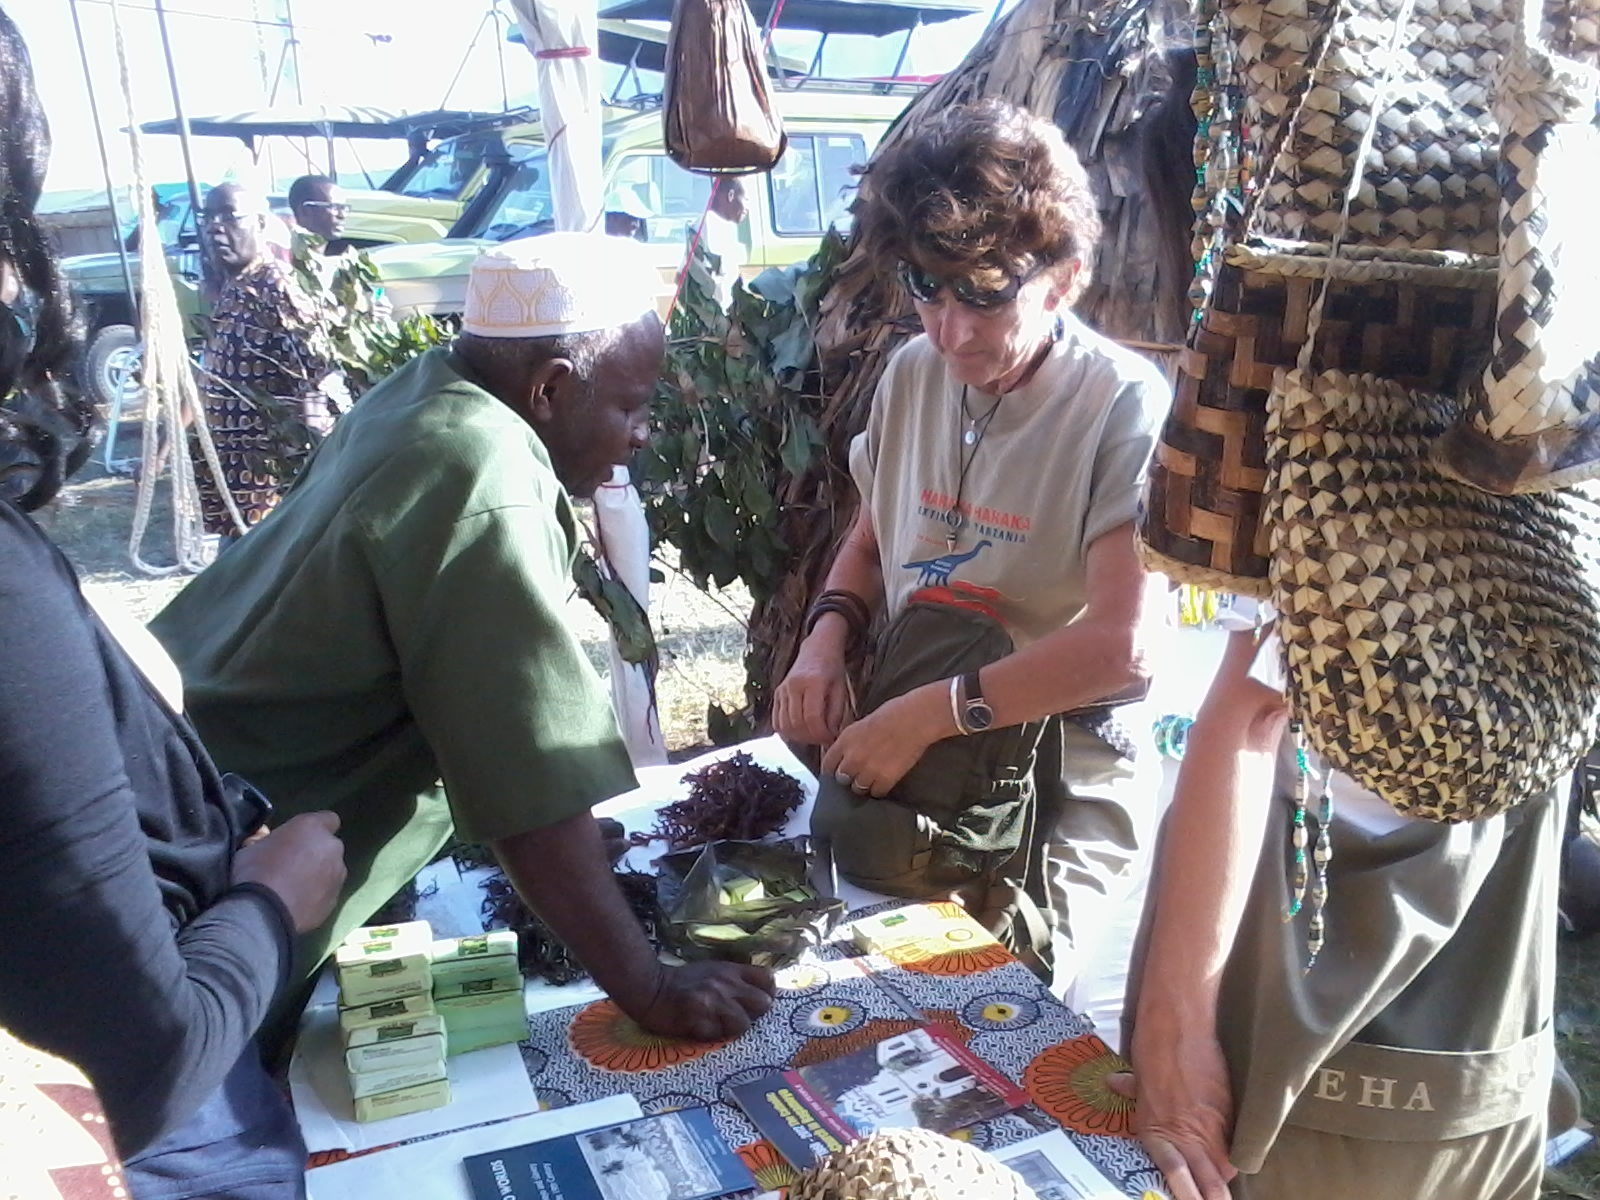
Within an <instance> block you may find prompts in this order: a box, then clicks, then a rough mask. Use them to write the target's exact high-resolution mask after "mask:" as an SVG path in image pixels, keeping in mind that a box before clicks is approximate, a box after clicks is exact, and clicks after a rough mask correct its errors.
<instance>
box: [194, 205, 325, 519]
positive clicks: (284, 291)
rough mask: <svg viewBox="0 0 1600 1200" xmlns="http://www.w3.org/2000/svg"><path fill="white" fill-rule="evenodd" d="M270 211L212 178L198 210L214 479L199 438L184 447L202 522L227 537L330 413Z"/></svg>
mask: <svg viewBox="0 0 1600 1200" xmlns="http://www.w3.org/2000/svg"><path fill="white" fill-rule="evenodd" d="M268 220H269V216H268V213H267V207H266V204H265V202H264V201H263V200H262V199H261V197H259V196H258V195H256V194H255V193H253V192H251V191H250V190H249V189H248V188H247V187H245V186H243V185H241V184H236V183H225V184H222V185H221V186H219V187H215V188H212V189H211V191H210V193H209V194H208V195H207V196H206V199H205V204H204V206H203V208H202V210H201V217H200V229H201V234H202V237H203V240H204V242H205V248H206V252H207V253H208V254H209V255H210V257H211V261H212V263H213V265H214V266H215V267H216V268H217V270H218V271H219V272H220V273H221V275H222V279H223V283H222V292H221V295H220V296H219V297H218V299H217V302H216V305H215V307H214V308H213V309H212V312H211V334H210V336H209V337H208V338H207V339H206V346H205V352H204V355H203V357H202V360H201V385H202V393H203V397H204V407H205V420H206V424H207V426H208V427H209V428H210V431H211V438H212V441H213V442H214V443H215V444H216V448H217V457H218V459H219V461H220V465H221V467H222V480H221V481H220V484H221V486H219V481H217V480H215V479H213V477H212V474H211V470H210V468H209V466H208V465H207V464H206V462H205V459H204V457H203V455H202V454H201V453H200V450H199V447H198V445H197V444H192V445H191V451H192V453H193V454H194V458H195V474H196V480H197V483H198V484H199V490H200V504H201V514H202V517H203V520H204V523H205V529H206V532H207V533H208V534H216V535H218V536H219V537H221V538H223V539H224V540H225V541H231V540H233V539H235V538H237V537H239V536H240V535H241V534H242V533H243V532H244V530H245V529H248V528H250V527H251V526H253V525H255V524H256V523H257V522H258V521H260V520H261V519H262V518H263V517H265V516H266V515H267V513H268V512H270V511H271V510H272V507H273V505H275V504H276V503H277V502H278V497H279V496H280V495H281V494H282V492H283V489H284V488H285V487H286V486H287V485H288V484H289V482H290V481H291V480H292V479H293V478H294V476H295V474H296V473H297V472H298V471H299V468H300V466H301V465H302V464H303V462H304V461H305V459H306V458H307V457H308V456H309V454H310V451H311V448H312V447H313V446H315V444H316V443H317V442H318V441H320V440H321V438H322V435H323V434H325V433H327V432H328V430H329V429H331V428H332V426H333V420H334V417H335V416H336V415H337V414H336V412H335V410H334V408H333V407H332V406H331V405H330V403H329V399H328V396H327V394H326V392H325V390H324V387H323V385H324V383H325V382H326V380H327V379H328V377H329V376H330V375H331V374H332V371H333V364H332V362H331V361H330V360H329V359H328V358H327V357H326V355H325V353H324V352H323V351H321V350H320V349H319V348H318V343H319V341H320V340H321V339H319V338H318V336H317V334H318V323H319V319H320V318H319V313H318V309H317V304H318V301H317V299H316V298H315V297H313V296H309V295H307V294H306V293H305V292H304V291H303V290H302V289H301V288H300V287H299V286H297V285H296V284H295V282H294V281H293V280H292V279H291V278H290V276H289V273H288V272H287V271H286V270H285V269H284V267H283V266H282V264H280V263H279V262H278V260H277V259H276V258H275V257H274V256H273V254H272V252H271V247H270V245H269V243H268V240H267V237H266V231H267V223H268ZM223 487H225V488H226V489H227V492H228V494H229V495H231V496H232V498H233V503H234V506H235V507H236V508H237V510H238V514H239V519H240V521H242V522H243V528H240V525H239V524H238V523H237V522H236V521H235V520H234V517H233V514H232V513H230V512H229V511H228V506H227V504H226V502H225V500H224V498H223V491H222V488H223Z"/></svg>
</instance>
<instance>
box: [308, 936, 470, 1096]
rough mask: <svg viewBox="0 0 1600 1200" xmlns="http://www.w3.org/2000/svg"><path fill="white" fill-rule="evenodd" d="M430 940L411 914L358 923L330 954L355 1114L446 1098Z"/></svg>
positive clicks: (443, 1039)
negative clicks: (396, 920) (385, 922)
mask: <svg viewBox="0 0 1600 1200" xmlns="http://www.w3.org/2000/svg"><path fill="white" fill-rule="evenodd" d="M432 947H433V932H432V930H430V929H429V928H428V923H427V922H426V921H410V922H407V923H405V924H401V925H389V926H375V927H371V928H366V929H358V930H356V931H355V932H354V933H352V934H351V935H350V936H349V937H348V938H346V939H345V942H344V944H343V945H342V946H340V947H339V949H338V950H337V951H336V952H335V954H334V964H335V970H336V972H337V974H338V977H339V1004H340V1012H339V1030H340V1033H341V1035H342V1037H343V1040H344V1057H345V1067H346V1068H347V1069H348V1070H349V1072H350V1092H351V1095H352V1096H353V1097H354V1098H355V1110H356V1120H358V1121H378V1120H382V1119H384V1118H386V1117H398V1116H404V1115H406V1114H408V1113H416V1112H423V1111H425V1110H427V1109H430V1108H440V1107H443V1106H444V1105H446V1104H449V1103H450V1084H449V1081H448V1080H447V1078H446V1073H445V1055H446V1052H447V1050H448V1048H449V1041H448V1035H447V1032H446V1025H445V1022H444V1019H443V1017H441V1016H440V1015H439V1014H438V1013H436V1012H435V1011H434V1007H433V997H432V986H433V963H432V954H431V951H432Z"/></svg>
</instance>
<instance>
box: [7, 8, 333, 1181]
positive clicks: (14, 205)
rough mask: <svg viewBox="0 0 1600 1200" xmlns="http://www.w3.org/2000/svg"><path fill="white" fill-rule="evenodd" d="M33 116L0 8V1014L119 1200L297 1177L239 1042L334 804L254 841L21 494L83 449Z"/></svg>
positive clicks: (240, 788)
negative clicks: (48, 1069)
mask: <svg viewBox="0 0 1600 1200" xmlns="http://www.w3.org/2000/svg"><path fill="white" fill-rule="evenodd" d="M48 146H49V135H48V128H47V126H46V124H45V121H44V118H43V115H42V113H41V112H40V110H39V107H38V101H37V98H36V96H35V93H34V89H33V80H32V74H31V69H30V66H29V62H28V56H27V51H26V48H25V47H24V45H23V43H22V40H21V37H20V35H19V34H18V32H17V30H16V28H15V26H14V25H13V24H12V23H11V22H10V20H9V19H8V18H7V17H6V15H5V14H4V12H3V11H0V196H3V197H4V198H5V200H6V204H5V206H4V209H3V210H0V1026H3V1027H4V1028H5V1029H7V1030H8V1031H10V1032H11V1033H13V1034H14V1035H15V1036H17V1037H18V1038H20V1039H22V1040H23V1041H26V1042H29V1043H31V1044H33V1045H35V1046H38V1047H39V1048H40V1049H42V1050H45V1051H47V1052H49V1053H51V1054H55V1055H58V1056H60V1057H61V1058H64V1059H67V1060H68V1061H70V1062H72V1063H74V1064H75V1065H76V1066H78V1067H79V1068H80V1069H82V1071H83V1072H84V1073H85V1074H86V1075H87V1076H88V1078H89V1080H90V1081H91V1082H92V1083H93V1084H94V1086H95V1089H96V1091H97V1092H98V1093H99V1096H100V1099H101V1102H102V1104H103V1106H104V1109H105V1112H106V1116H107V1121H108V1123H109V1125H110V1127H111V1133H112V1135H113V1139H114V1141H115V1144H116V1148H117V1150H118V1152H119V1153H120V1154H121V1155H122V1157H123V1160H124V1166H125V1168H126V1170H125V1176H126V1181H127V1186H128V1190H129V1191H130V1192H131V1193H132V1194H133V1195H134V1196H135V1197H136V1198H137V1200H178V1198H180V1197H189V1196H201V1195H204V1196H210V1197H218V1196H228V1197H236V1198H238V1200H246V1198H248V1200H268V1198H269V1197H270V1198H273V1200H276V1198H277V1197H290V1196H299V1195H302V1194H303V1193H304V1153H305V1152H304V1146H303V1144H302V1143H301V1142H300V1139H299V1135H298V1131H297V1129H296V1127H295V1123H294V1119H293V1116H292V1114H291V1113H290V1112H289V1111H288V1108H287V1104H286V1103H285V1101H284V1100H283V1098H282V1096H281V1094H279V1093H278V1092H277V1091H276V1089H275V1088H274V1087H273V1085H272V1082H271V1080H270V1079H269V1078H268V1077H267V1076H266V1074H265V1072H264V1071H263V1069H262V1067H261V1064H260V1061H259V1059H258V1058H257V1056H256V1053H255V1050H254V1047H253V1045H252V1038H253V1037H254V1035H255V1032H256V1028H257V1026H258V1025H259V1024H260V1021H261V1019H262V1017H263V1015H264V1014H265V1012H266V1011H267V1007H268V1005H269V1004H270V1003H271V1002H272V999H273V997H274V995H275V994H276V992H277V991H278V989H279V987H280V986H281V985H282V983H283V981H284V980H285V979H286V978H287V976H288V974H289V971H290V967H291V960H292V956H293V947H294V938H295V934H296V933H297V932H299V931H303V930H305V929H308V928H312V927H314V926H316V925H317V924H319V923H320V922H321V921H322V920H323V918H324V917H325V916H326V915H327V913H328V911H329V910H330V908H331V906H332V903H333V900H334V897H335V896H336V895H337V893H338V888H339V885H340V884H341V882H342V881H343V877H344V867H343V851H342V848H341V846H340V843H339V841H338V839H337V837H336V836H335V830H336V828H337V819H336V818H334V817H333V816H332V815H331V814H326V813H310V814H306V815H305V816H304V817H301V818H299V819H298V820H296V821H293V822H289V823H286V824H285V825H283V826H282V827H280V828H279V829H278V830H277V831H275V832H274V833H272V834H271V835H270V836H260V835H258V831H259V830H260V827H261V824H262V819H263V817H264V816H265V814H266V811H267V806H266V805H265V803H264V802H263V801H262V800H261V799H260V798H259V796H257V794H256V793H254V791H253V790H252V789H250V788H249V787H248V786H247V785H245V784H244V783H243V782H242V781H239V780H237V779H233V778H231V777H224V776H222V775H220V774H219V773H218V771H217V769H216V768H215V766H214V765H213V764H212V762H211V760H210V758H209V757H208V756H207V754H206V752H205V749H204V748H203V747H202V746H201V745H200V743H199V741H198V739H197V738H196V736H195V734H194V731H193V730H192V729H191V728H190V726H189V724H188V723H187V722H186V721H185V720H184V719H183V718H182V717H180V716H178V715H177V714H175V713H173V712H172V711H171V710H170V709H168V708H167V706H166V705H165V703H164V702H163V701H162V700H161V699H160V698H159V696H158V695H157V694H156V692H155V691H154V689H153V688H152V687H151V686H150V684H149V682H148V681H147V680H146V679H145V678H144V676H143V675H141V674H140V672H139V670H138V668H137V667H135V666H134V664H133V663H132V661H131V660H130V659H129V658H128V656H127V655H126V654H125V653H124V652H123V651H122V649H121V648H120V647H119V646H118V645H117V644H116V642H115V640H114V639H113V638H112V637H111V636H110V634H109V633H108V632H107V631H106V630H105V628H104V627H103V626H102V625H101V624H100V622H99V620H98V619H97V618H96V617H95V616H94V615H93V612H92V611H91V610H90V608H89V607H88V605H87V603H86V602H85V601H84V599H83V596H82V595H81V593H80V592H79V590H78V585H77V580H76V578H75V577H74V576H73V573H72V570H71V568H70V567H69V566H68V565H67V563H66V560H65V559H64V558H63V557H62V556H61V554H60V553H59V552H58V551H57V550H56V549H55V548H54V547H53V546H51V545H50V543H49V542H48V540H47V539H46V538H45V537H44V535H43V534H42V533H41V532H40V530H39V529H38V527H37V526H35V525H34V523H33V522H32V520H31V519H30V518H29V517H28V516H27V515H26V511H27V510H30V509H34V508H37V507H38V506H39V505H41V504H43V503H45V502H46V501H48V500H49V499H50V498H51V497H52V496H53V495H54V494H55V492H56V490H57V489H58V488H59V487H60V485H61V483H62V481H63V480H64V479H65V477H66V476H67V475H68V474H70V471H71V469H72V468H73V467H75V466H76V465H77V464H78V463H81V461H82V460H83V459H84V458H85V457H86V456H87V453H88V450H89V449H90V447H91V446H92V439H91V438H90V436H89V435H90V432H91V430H92V425H93V412H92V409H89V408H88V407H87V406H75V405H74V403H73V402H71V401H67V400H65V399H63V398H62V396H61V393H60V391H59V389H58V388H57V387H56V384H55V382H54V380H55V376H56V374H57V373H58V372H59V371H60V369H61V368H62V367H63V365H64V364H65V363H66V362H68V361H69V360H70V357H71V355H72V353H73V344H72V338H71V336H70V331H71V328H72V326H71V322H70V314H69V312H68V308H67V304H66V300H65V292H64V289H63V288H62V286H61V282H60V277H59V274H58V272H57V271H56V269H55V266H54V264H53V263H52V262H51V260H50V256H49V253H48V251H47V249H46V248H45V244H44V241H43V237H42V234H41V232H40V230H39V228H38V226H37V224H36V222H35V221H34V219H33V208H34V204H35V203H36V202H37V199H38V196H39V191H40V186H41V184H42V181H43V178H44V171H45V159H46V154H47V151H48Z"/></svg>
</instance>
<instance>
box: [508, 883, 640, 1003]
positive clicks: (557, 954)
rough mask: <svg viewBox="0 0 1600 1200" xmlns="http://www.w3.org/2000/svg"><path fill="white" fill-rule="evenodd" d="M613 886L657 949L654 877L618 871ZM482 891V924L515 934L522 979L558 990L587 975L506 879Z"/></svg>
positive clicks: (570, 952)
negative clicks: (545, 984) (553, 985)
mask: <svg viewBox="0 0 1600 1200" xmlns="http://www.w3.org/2000/svg"><path fill="white" fill-rule="evenodd" d="M617 884H618V886H620V887H621V888H622V894H623V895H624V896H625V897H627V900H628V905H629V907H630V908H632V909H633V915H634V916H635V917H637V918H638V920H639V924H640V925H642V926H643V927H644V932H645V936H646V937H647V938H649V939H650V944H651V945H652V946H656V947H657V948H659V947H660V944H661V943H660V939H659V938H658V937H657V935H656V913H657V909H656V881H655V877H654V876H653V875H645V874H643V873H642V872H639V871H618V872H617ZM483 890H484V893H485V895H486V899H485V900H484V902H483V916H484V918H485V920H486V921H489V922H491V923H492V924H494V925H497V926H500V925H503V926H504V927H505V928H507V929H513V930H515V931H516V934H517V959H518V965H519V966H520V967H521V968H522V973H523V975H524V976H526V977H527V978H529V979H542V980H544V981H545V982H546V983H551V984H556V985H558V986H559V985H561V984H566V983H572V982H574V981H575V980H579V979H583V978H585V977H586V976H587V975H588V972H587V971H585V970H584V969H583V965H582V964H581V963H579V962H578V960H577V959H576V958H574V957H573V955H572V951H571V950H569V949H567V945H566V943H565V942H563V941H562V940H561V939H560V938H558V937H557V936H556V935H555V934H554V933H553V932H551V929H550V927H549V926H548V925H546V924H545V923H544V922H543V921H541V920H540V919H539V918H538V917H537V916H535V915H534V914H533V912H532V910H531V909H529V908H528V906H527V905H526V904H525V903H524V902H523V900H522V897H521V896H519V895H517V890H516V888H514V887H512V886H511V881H510V880H509V879H507V878H506V877H505V876H504V875H501V874H498V873H496V874H494V875H491V876H490V877H489V878H488V879H486V880H485V881H484V884H483Z"/></svg>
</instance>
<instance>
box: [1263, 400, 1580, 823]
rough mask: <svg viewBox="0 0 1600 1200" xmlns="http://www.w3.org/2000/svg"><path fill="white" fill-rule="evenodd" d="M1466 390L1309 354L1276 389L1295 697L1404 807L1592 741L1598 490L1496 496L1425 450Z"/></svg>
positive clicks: (1326, 740)
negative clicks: (1444, 389)
mask: <svg viewBox="0 0 1600 1200" xmlns="http://www.w3.org/2000/svg"><path fill="white" fill-rule="evenodd" d="M1458 415H1459V408H1458V405H1457V404H1456V402H1454V401H1451V400H1449V399H1446V398H1445V397H1442V396H1439V395H1434V394H1429V393H1425V392H1415V391H1411V390H1408V389H1407V388H1404V387H1402V386H1401V385H1400V384H1399V383H1397V382H1395V381H1393V380H1386V379H1379V378H1377V377H1375V376H1372V375H1351V374H1346V373H1344V372H1339V371H1327V372H1323V373H1321V374H1320V375H1316V376H1312V375H1310V374H1309V373H1302V372H1300V371H1292V372H1287V373H1285V374H1284V375H1282V376H1281V377H1280V380H1279V386H1278V387H1276V388H1274V389H1273V392H1272V394H1271V399H1270V402H1269V424H1268V438H1269V448H1268V463H1269V491H1268V498H1267V516H1268V523H1269V525H1270V526H1271V529H1272V534H1271V538H1270V547H1271V563H1272V571H1271V582H1272V597H1273V604H1274V606H1275V607H1276V608H1277V610H1278V613H1279V618H1278V631H1279V633H1280V635H1281V637H1282V639H1283V643H1284V650H1285V658H1286V666H1287V669H1288V677H1289V691H1290V700H1291V705H1292V708H1293V710H1294V713H1295V715H1296V717H1297V718H1299V719H1300V721H1301V722H1302V723H1303V725H1304V727H1305V731H1306V734H1307V737H1308V739H1309V740H1310V742H1311V744H1312V745H1313V746H1314V747H1315V748H1316V749H1317V750H1318V751H1319V752H1320V753H1321V754H1322V755H1323V756H1324V757H1325V758H1326V759H1327V760H1328V761H1329V762H1330V763H1331V764H1332V765H1333V766H1334V767H1336V768H1338V769H1339V770H1341V771H1344V772H1345V773H1347V774H1349V775H1350V776H1352V777H1353V778H1354V779H1355V780H1356V781H1357V782H1358V783H1360V784H1361V785H1362V786H1363V787H1366V788H1368V789H1370V790H1372V791H1375V792H1377V793H1378V794H1379V795H1381V796H1382V797H1383V798H1384V799H1385V800H1387V801H1388V802H1389V803H1390V804H1391V805H1393V806H1394V807H1395V808H1396V809H1397V810H1399V811H1401V812H1403V813H1405V814H1407V815H1408V816H1414V817H1423V818H1427V819H1431V820H1439V821H1461V820H1470V819H1473V818H1476V817H1481V816H1487V815H1492V814H1493V813H1495V812H1498V811H1500V810H1502V809H1504V808H1506V807H1508V806H1510V805H1511V804H1514V803H1516V802H1518V801H1519V800H1522V799H1525V798H1527V797H1529V796H1532V795H1537V794H1538V793H1539V792H1541V791H1543V790H1544V789H1545V788H1548V787H1550V786H1552V785H1553V784H1554V783H1556V782H1557V781H1558V780H1559V779H1560V778H1561V777H1562V776H1564V775H1565V774H1566V773H1568V772H1569V771H1571V769H1572V764H1573V763H1574V762H1576V761H1577V760H1578V759H1579V758H1580V757H1582V755H1583V754H1584V753H1585V752H1586V751H1587V750H1588V748H1589V747H1590V746H1591V745H1593V744H1594V742H1595V739H1596V733H1597V722H1596V719H1595V717H1596V699H1597V697H1600V587H1597V582H1600V581H1597V579H1596V567H1597V565H1600V505H1597V503H1596V495H1595V494H1594V493H1588V492H1584V491H1579V490H1566V491H1558V492H1550V493H1545V494H1540V495H1520V496H1509V497H1506V496H1496V495H1492V494H1490V493H1487V492H1484V491H1482V490H1480V489H1478V488H1474V487H1471V486H1470V485H1467V484H1464V483H1461V482H1459V481H1457V480H1454V479H1452V478H1450V477H1449V476H1447V475H1445V474H1444V473H1443V472H1442V471H1440V470H1439V469H1438V468H1437V467H1436V466H1435V465H1434V464H1433V461H1432V456H1433V448H1434V443H1435V441H1436V440H1437V439H1438V437H1439V436H1440V435H1441V434H1442V433H1443V432H1444V430H1445V429H1446V428H1447V427H1448V426H1449V425H1450V424H1451V423H1452V422H1453V421H1454V420H1455V419H1456V418H1457V416H1458Z"/></svg>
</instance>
